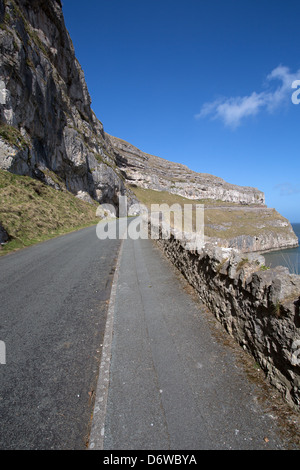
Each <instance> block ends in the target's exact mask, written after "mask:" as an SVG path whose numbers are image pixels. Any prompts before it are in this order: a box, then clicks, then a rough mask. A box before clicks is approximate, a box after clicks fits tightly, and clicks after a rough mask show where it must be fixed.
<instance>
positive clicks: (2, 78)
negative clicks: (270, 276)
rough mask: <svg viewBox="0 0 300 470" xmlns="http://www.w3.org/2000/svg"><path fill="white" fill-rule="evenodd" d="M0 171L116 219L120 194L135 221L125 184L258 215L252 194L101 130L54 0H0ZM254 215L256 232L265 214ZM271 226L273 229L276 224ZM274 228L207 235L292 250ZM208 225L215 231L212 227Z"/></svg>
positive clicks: (285, 233)
mask: <svg viewBox="0 0 300 470" xmlns="http://www.w3.org/2000/svg"><path fill="white" fill-rule="evenodd" d="M0 169H4V170H7V171H9V172H12V173H15V174H18V175H25V176H30V177H33V178H36V179H39V180H40V181H42V182H43V183H45V184H47V185H50V186H51V187H53V188H55V189H57V190H62V191H64V190H68V191H70V192H71V193H73V194H74V195H75V196H76V197H78V198H79V199H82V200H84V201H88V202H91V203H92V202H93V200H96V201H97V202H99V203H100V204H105V203H108V204H113V205H114V206H115V207H116V209H117V215H118V204H119V196H124V195H126V196H127V197H128V208H129V213H135V211H136V209H134V210H132V211H131V212H130V207H131V206H132V205H134V204H136V203H137V202H138V199H137V197H136V196H135V194H134V192H133V191H132V190H131V187H133V186H138V187H141V188H148V189H150V190H155V191H163V192H165V193H166V192H168V193H170V194H173V195H178V196H181V197H185V198H188V199H189V200H193V201H195V200H197V201H198V200H205V201H207V200H214V201H218V200H219V201H221V202H222V203H226V204H229V205H230V204H237V205H239V206H240V207H247V206H254V207H257V208H259V209H262V208H264V207H265V196H264V194H263V193H262V192H261V191H259V190H258V189H255V188H249V187H241V186H236V185H232V184H229V183H227V182H225V181H224V180H222V179H221V178H218V177H216V176H212V175H208V174H202V173H195V172H194V171H191V170H190V169H188V168H187V167H186V166H184V165H181V164H177V163H172V162H169V161H167V160H164V159H163V158H160V157H155V156H152V155H148V154H146V153H144V152H142V151H141V150H139V149H137V148H136V147H134V146H133V145H131V144H129V143H127V142H124V141H123V140H121V139H118V138H116V137H112V136H109V135H108V134H106V133H105V132H104V129H103V125H102V123H101V122H100V121H99V120H98V119H97V117H96V116H95V114H94V112H93V111H92V109H91V98H90V95H89V92H88V89H87V85H86V82H85V78H84V73H83V71H82V68H81V66H80V64H79V63H78V61H77V59H76V56H75V51H74V47H73V44H72V41H71V38H70V36H69V33H68V31H67V29H66V27H65V23H64V18H63V12H62V4H61V0H0ZM135 207H136V206H135ZM215 213H216V212H215ZM228 213H229V212H228ZM257 215H258V219H259V218H260V222H261V223H262V224H263V223H264V216H265V214H264V213H263V212H258V213H257ZM278 216H279V215H278ZM223 222H224V221H223ZM275 222H276V223H278V224H279V225H280V223H281V222H282V221H281V219H280V216H279V217H278V218H277V221H275ZM230 223H231V222H230V218H229V220H226V221H225V224H227V228H228V227H229V225H228V224H230ZM287 223H288V222H287ZM288 224H289V223H288ZM235 225H236V224H235ZM258 225H259V224H258ZM279 225H277V226H275V225H274V227H273V229H272V230H271V231H270V230H269V231H268V233H266V232H264V234H263V237H259V236H258V237H257V236H256V235H255V234H254V235H253V233H250V231H251V230H250V228H249V227H248V228H245V230H244V231H243V232H242V233H238V235H237V234H236V233H234V234H233V236H230V234H229V233H228V234H227V233H226V236H224V234H225V232H224V230H223V227H222V224H220V223H219V222H218V223H215V221H212V222H211V223H208V224H207V228H208V229H209V231H210V232H211V233H209V234H207V236H209V237H211V238H212V239H214V241H215V242H216V243H219V244H223V245H224V244H225V245H226V246H235V247H238V248H241V249H242V250H244V251H249V250H250V249H251V250H258V249H260V250H263V249H264V250H269V249H275V248H282V247H288V246H295V245H297V244H298V239H297V237H295V235H294V234H293V232H292V229H291V227H290V225H289V226H286V228H285V229H284V230H283V229H282V227H280V226H279ZM217 226H219V227H221V228H220V230H216V229H215V230H213V229H212V227H217ZM255 227H256V229H257V230H258V226H256V225H255ZM252 232H253V231H252ZM273 234H275V235H274V236H273Z"/></svg>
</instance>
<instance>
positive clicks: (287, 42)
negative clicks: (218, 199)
mask: <svg viewBox="0 0 300 470" xmlns="http://www.w3.org/2000/svg"><path fill="white" fill-rule="evenodd" d="M63 11H64V16H65V22H66V26H67V28H68V30H69V32H70V35H71V38H72V40H73V43H74V46H75V52H76V56H77V58H78V60H79V62H80V63H81V66H82V68H83V70H84V73H85V77H86V81H87V85H88V88H89V92H90V95H91V98H92V108H93V110H94V111H95V113H96V115H97V117H98V118H99V119H100V121H101V122H102V123H103V125H104V129H105V131H106V132H108V133H109V134H112V135H115V136H117V137H120V138H122V139H124V140H127V141H128V142H130V143H132V144H133V145H135V146H137V147H138V148H140V149H141V150H143V151H145V152H147V153H150V154H154V155H158V156H160V157H163V158H166V159H168V160H171V161H174V162H180V163H183V164H185V165H187V166H188V167H189V168H191V169H192V170H194V171H197V172H202V173H210V174H213V175H216V176H219V177H221V178H223V179H225V180H226V181H228V182H229V183H233V184H239V185H243V186H253V187H257V188H259V189H260V190H262V191H264V192H265V194H266V203H267V205H268V206H269V207H275V208H276V209H277V210H278V211H279V212H280V213H281V214H282V215H284V216H285V217H287V218H288V219H289V220H290V221H291V222H300V185H299V183H298V177H299V173H300V163H299V144H300V138H299V136H300V104H299V105H296V104H293V103H292V99H291V98H292V94H293V93H294V92H296V93H297V89H298V88H297V89H292V83H293V82H294V81H295V80H300V53H299V44H300V28H299V18H300V2H299V0H285V1H283V0H272V2H271V1H270V0H185V1H182V0H180V1H179V0H126V1H125V0H86V1H85V2H84V4H83V2H82V0H63ZM297 97H298V95H297ZM299 98H300V93H299Z"/></svg>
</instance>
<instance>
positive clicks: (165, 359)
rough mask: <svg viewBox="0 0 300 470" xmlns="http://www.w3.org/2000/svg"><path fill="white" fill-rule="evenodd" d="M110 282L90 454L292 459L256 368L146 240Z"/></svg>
mask: <svg viewBox="0 0 300 470" xmlns="http://www.w3.org/2000/svg"><path fill="white" fill-rule="evenodd" d="M116 273H117V276H116V278H115V279H114V283H113V289H112V297H113V296H114V302H113V307H114V308H113V334H111V336H110V338H111V344H110V348H107V350H109V351H110V354H109V355H108V354H107V357H106V358H105V360H104V361H103V367H104V371H105V374H103V375H100V379H102V380H103V384H101V383H99V386H98V389H99V391H100V393H99V396H98V393H97V397H96V406H95V414H94V420H93V430H92V434H91V448H93V449H103V450H106V451H108V450H117V449H120V450H130V451H132V450H164V451H170V450H171V451H176V450H177V451H178V450H182V451H183V450H230V449H234V450H271V449H273V450H274V449H288V448H296V449H298V446H297V444H295V445H294V444H293V443H292V442H291V440H290V437H291V435H292V436H293V437H296V438H297V427H296V424H295V428H293V429H292V430H291V434H290V435H288V427H286V426H285V425H284V424H283V421H282V417H283V415H284V412H283V408H281V404H280V405H278V408H276V406H277V405H276V398H275V397H276V393H275V392H274V389H273V388H272V387H271V386H269V387H268V386H267V384H266V382H265V380H264V375H263V373H262V372H261V371H258V370H256V369H255V362H254V360H253V359H251V358H250V357H249V356H248V355H247V354H246V353H245V352H244V351H243V350H242V349H241V348H240V347H239V346H238V345H236V343H234V341H233V340H232V341H231V340H230V338H229V335H228V334H227V333H226V332H225V330H223V327H222V326H221V325H220V324H218V322H217V320H215V318H214V316H213V314H212V313H211V312H208V311H207V309H206V308H205V307H204V306H203V305H202V304H201V302H200V301H199V299H198V298H197V297H196V296H195V295H192V293H191V289H190V288H189V287H188V284H187V282H185V281H184V280H183V278H182V276H181V275H179V273H178V271H177V270H176V269H175V267H174V266H173V265H172V264H171V263H170V262H169V261H168V260H167V259H166V258H165V257H164V255H163V254H162V252H161V251H160V250H159V249H158V248H157V247H155V244H154V243H153V242H152V241H151V240H136V241H133V240H125V241H124V244H123V246H122V250H121V256H120V260H119V262H118V266H117V270H116ZM110 322H111V319H110ZM105 336H106V335H105ZM108 338H109V337H108ZM104 348H106V344H105V345H104ZM108 356H110V364H109V367H108V361H107V359H108ZM245 364H247V367H245ZM101 367H102V366H101ZM254 371H255V373H254ZM249 374H250V375H252V376H253V377H255V381H253V380H250V379H249ZM108 377H109V380H108ZM99 382H100V380H99ZM105 384H106V389H107V390H106V393H103V390H104V388H105ZM102 385H103V386H102ZM105 397H106V398H105ZM104 398H105V400H106V413H105V415H104V416H103V414H102V415H101V413H99V421H100V422H98V413H97V410H98V409H99V412H100V411H101V409H103V406H104ZM278 398H279V397H278ZM278 403H280V400H279V402H278ZM276 409H277V411H276ZM287 416H288V414H287ZM290 422H292V419H290ZM295 423H296V421H295ZM298 425H299V420H298ZM94 429H95V432H94ZM299 429H300V427H299V426H298V430H299ZM292 440H293V439H292ZM296 440H297V439H296Z"/></svg>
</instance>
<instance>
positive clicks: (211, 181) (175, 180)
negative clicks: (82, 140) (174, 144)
mask: <svg viewBox="0 0 300 470" xmlns="http://www.w3.org/2000/svg"><path fill="white" fill-rule="evenodd" d="M109 137H110V140H111V142H112V143H113V146H114V147H115V150H116V154H117V164H118V166H119V167H120V169H121V170H122V173H123V175H124V177H125V179H126V181H127V182H128V183H129V184H136V185H137V186H140V187H143V188H148V189H155V190H158V191H168V192H170V193H172V194H178V195H179V196H183V197H186V198H188V199H193V200H200V199H215V200H221V201H226V202H233V203H239V204H258V205H264V204H265V195H264V193H262V192H261V191H259V190H258V189H255V188H248V187H242V186H236V185H233V184H229V183H226V182H225V181H224V180H222V179H221V178H218V177H217V176H213V175H209V174H205V173H196V172H194V171H192V170H190V169H189V168H188V167H187V166H185V165H181V164H179V163H173V162H169V161H167V160H164V159H163V158H160V157H156V156H154V155H149V154H147V153H144V152H142V151H141V150H139V149H137V148H136V147H134V146H133V145H131V144H129V143H128V142H125V141H124V140H121V139H118V138H116V137H112V136H109Z"/></svg>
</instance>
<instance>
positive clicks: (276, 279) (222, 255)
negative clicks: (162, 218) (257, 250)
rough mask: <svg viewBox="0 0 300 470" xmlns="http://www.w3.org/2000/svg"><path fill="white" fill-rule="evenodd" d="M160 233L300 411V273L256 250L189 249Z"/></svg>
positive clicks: (199, 288)
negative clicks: (271, 265)
mask: <svg viewBox="0 0 300 470" xmlns="http://www.w3.org/2000/svg"><path fill="white" fill-rule="evenodd" d="M158 232H159V233H158ZM152 234H153V232H152ZM157 236H158V240H157V244H158V245H159V247H160V248H161V249H162V250H163V252H164V253H165V254H166V256H167V257H168V258H169V259H170V260H171V261H172V262H173V263H174V265H175V266H176V267H177V268H178V269H179V270H180V271H181V273H182V274H183V275H184V276H185V277H186V279H187V280H188V282H189V283H190V284H191V285H192V286H193V287H194V288H195V290H196V291H197V292H198V294H199V296H200V298H201V300H202V301H203V302H204V303H205V304H206V305H207V307H208V308H209V309H210V310H211V312H213V313H214V315H215V316H216V318H217V319H218V320H219V321H220V322H221V323H222V325H223V326H224V327H225V329H226V330H227V332H228V333H229V334H230V336H232V337H233V338H234V339H235V340H236V341H237V342H238V343H239V344H240V345H241V346H242V347H243V348H244V349H245V350H247V351H248V352H250V353H251V354H252V355H253V356H254V358H255V360H256V361H257V363H258V364H259V365H260V366H261V368H262V370H263V371H264V372H265V373H266V376H267V378H268V379H269V381H270V382H271V383H272V384H273V385H274V386H275V387H276V388H277V389H279V390H280V392H281V393H282V394H283V396H284V397H285V399H286V400H287V401H288V402H289V404H290V405H292V406H293V407H294V408H296V409H297V410H300V314H299V306H300V297H299V296H300V276H297V275H292V274H290V273H289V271H288V269H287V268H284V267H277V268H275V269H267V268H266V267H265V265H264V262H265V260H264V258H263V257H262V256H259V255H257V254H247V255H245V254H243V253H241V252H239V251H237V250H235V249H232V248H222V247H218V246H215V245H213V244H206V245H205V246H204V247H202V248H201V249H198V250H193V251H191V250H190V249H188V246H189V245H187V241H184V240H179V239H177V238H176V234H175V232H174V231H173V232H172V231H171V236H170V237H169V238H168V239H163V234H162V230H161V228H160V229H159V230H158V228H157Z"/></svg>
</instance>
